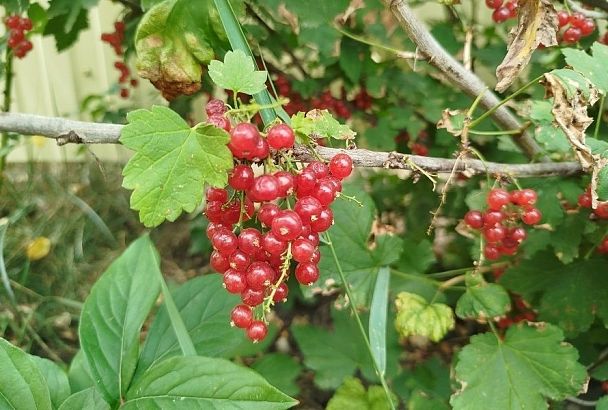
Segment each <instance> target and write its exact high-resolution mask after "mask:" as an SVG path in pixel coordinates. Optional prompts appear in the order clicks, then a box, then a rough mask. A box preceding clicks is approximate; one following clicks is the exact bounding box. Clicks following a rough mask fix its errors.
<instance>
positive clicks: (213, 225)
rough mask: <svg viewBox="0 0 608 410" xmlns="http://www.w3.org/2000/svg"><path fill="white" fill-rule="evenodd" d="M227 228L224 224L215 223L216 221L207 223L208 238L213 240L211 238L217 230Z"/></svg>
mask: <svg viewBox="0 0 608 410" xmlns="http://www.w3.org/2000/svg"><path fill="white" fill-rule="evenodd" d="M222 228H223V229H226V227H225V226H224V225H222V224H219V223H215V222H209V223H208V224H207V229H206V232H207V238H209V240H211V238H213V235H214V234H215V233H216V232H217V230H218V229H222Z"/></svg>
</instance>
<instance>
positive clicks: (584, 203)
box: [578, 192, 591, 208]
mask: <svg viewBox="0 0 608 410" xmlns="http://www.w3.org/2000/svg"><path fill="white" fill-rule="evenodd" d="M578 204H579V206H580V207H582V208H591V193H589V192H584V193H582V194H580V195H579V197H578Z"/></svg>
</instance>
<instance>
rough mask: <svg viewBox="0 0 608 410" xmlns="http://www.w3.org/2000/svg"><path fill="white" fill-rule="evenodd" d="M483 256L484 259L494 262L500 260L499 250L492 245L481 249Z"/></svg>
mask: <svg viewBox="0 0 608 410" xmlns="http://www.w3.org/2000/svg"><path fill="white" fill-rule="evenodd" d="M483 255H484V256H485V257H486V259H489V260H496V259H498V258H500V250H499V249H498V247H496V246H494V245H491V244H487V245H486V246H484V248H483Z"/></svg>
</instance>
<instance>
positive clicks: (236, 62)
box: [209, 50, 268, 95]
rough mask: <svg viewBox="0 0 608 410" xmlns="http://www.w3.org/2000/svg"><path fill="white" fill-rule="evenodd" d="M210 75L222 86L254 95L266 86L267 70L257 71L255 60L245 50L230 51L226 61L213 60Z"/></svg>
mask: <svg viewBox="0 0 608 410" xmlns="http://www.w3.org/2000/svg"><path fill="white" fill-rule="evenodd" d="M209 76H210V77H211V79H212V80H213V82H214V83H215V84H216V85H218V86H219V87H221V88H224V89H226V90H232V91H234V92H235V93H245V94H249V95H253V94H256V93H259V92H260V91H262V90H263V89H265V88H266V79H267V77H268V73H267V72H266V71H257V70H256V69H255V65H254V64H253V60H252V59H251V57H248V56H247V55H246V54H245V53H244V52H243V51H241V50H236V51H228V52H227V53H226V55H225V56H224V62H221V61H218V60H212V61H211V62H210V63H209Z"/></svg>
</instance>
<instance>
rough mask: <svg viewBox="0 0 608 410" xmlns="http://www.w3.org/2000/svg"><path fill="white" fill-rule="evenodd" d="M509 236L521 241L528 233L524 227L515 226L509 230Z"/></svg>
mask: <svg viewBox="0 0 608 410" xmlns="http://www.w3.org/2000/svg"><path fill="white" fill-rule="evenodd" d="M509 237H510V238H511V239H513V240H514V241H517V242H521V241H523V240H525V239H526V238H527V237H528V233H527V232H526V230H525V229H524V228H521V227H520V228H515V229H513V230H512V231H511V232H509Z"/></svg>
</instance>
